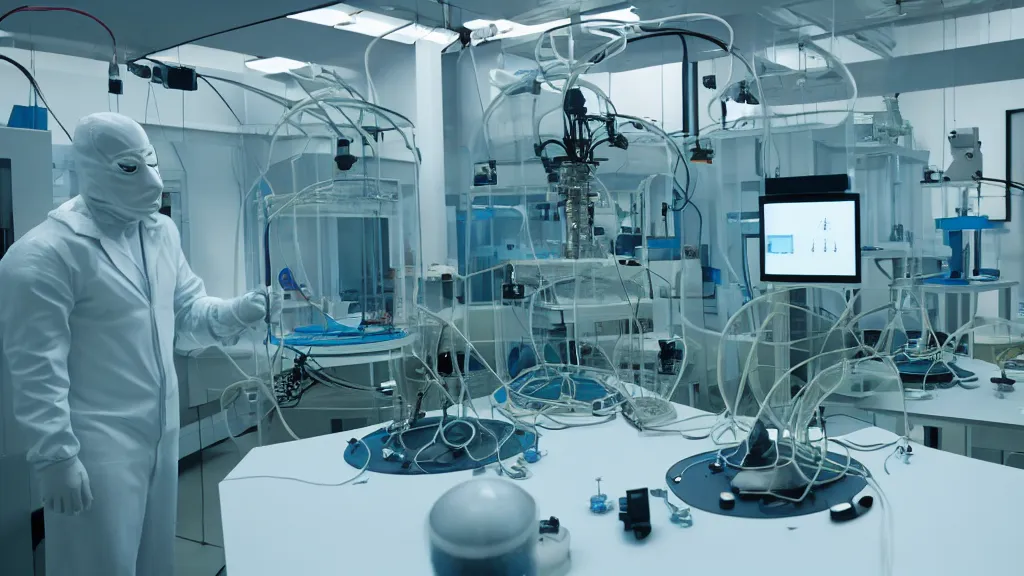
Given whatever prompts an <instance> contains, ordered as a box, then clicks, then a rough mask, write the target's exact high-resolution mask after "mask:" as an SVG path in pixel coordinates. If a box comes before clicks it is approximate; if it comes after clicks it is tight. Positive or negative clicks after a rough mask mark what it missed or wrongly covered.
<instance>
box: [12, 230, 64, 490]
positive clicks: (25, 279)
mask: <svg viewBox="0 0 1024 576" xmlns="http://www.w3.org/2000/svg"><path fill="white" fill-rule="evenodd" d="M50 250H51V249H50V248H48V247H44V246H39V245H37V244H27V245H25V246H24V247H23V249H22V250H21V251H20V254H19V255H18V262H17V265H16V266H15V265H9V266H6V267H4V270H3V274H0V284H2V285H3V294H4V305H3V312H2V316H0V343H2V345H3V354H4V357H5V358H6V363H7V367H8V369H9V371H10V374H11V385H12V387H13V389H14V394H13V404H14V406H13V407H14V414H15V418H16V419H17V420H18V423H19V424H20V428H21V430H22V434H23V438H24V441H25V445H26V448H27V449H28V455H27V458H28V461H29V462H31V463H32V465H33V466H34V467H35V468H36V470H39V469H41V468H45V467H46V466H48V465H51V464H53V463H55V462H59V461H62V460H67V459H69V458H73V457H76V456H78V449H79V443H78V438H76V437H75V435H74V433H73V432H72V429H71V408H70V406H69V404H68V390H69V388H70V385H71V383H70V379H69V377H68V353H69V352H70V349H71V329H70V326H69V321H68V320H69V318H70V316H71V310H72V308H73V307H74V295H73V293H72V284H71V283H72V278H71V270H70V269H69V268H68V267H67V265H66V264H65V263H64V261H63V260H61V259H60V258H58V257H56V255H55V254H53V253H51V252H50ZM9 256H13V255H9ZM13 259H14V258H13V257H12V262H13ZM8 264H11V263H8Z"/></svg>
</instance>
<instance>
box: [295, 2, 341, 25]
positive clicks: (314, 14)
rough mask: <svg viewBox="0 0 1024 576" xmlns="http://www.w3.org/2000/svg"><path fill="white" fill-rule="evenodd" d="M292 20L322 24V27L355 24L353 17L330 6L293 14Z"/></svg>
mask: <svg viewBox="0 0 1024 576" xmlns="http://www.w3.org/2000/svg"><path fill="white" fill-rule="evenodd" d="M288 18H291V19H292V20H302V21H303V22H311V23H313V24H320V25H321V26H332V27H333V26H347V25H349V24H352V23H353V22H355V19H353V18H352V15H351V14H349V13H348V12H346V11H344V10H341V9H338V8H336V7H334V6H328V7H327V8H317V9H316V10H309V11H307V12H299V13H298V14H291V15H290V16H288Z"/></svg>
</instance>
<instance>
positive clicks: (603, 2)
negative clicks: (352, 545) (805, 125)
mask: <svg viewBox="0 0 1024 576" xmlns="http://www.w3.org/2000/svg"><path fill="white" fill-rule="evenodd" d="M22 1H23V0H0V11H3V12H5V11H7V10H8V9H10V8H12V7H15V6H17V5H20V4H21V2H22ZM895 1H896V0H631V1H630V2H628V4H632V5H635V6H636V8H637V12H638V13H639V14H640V16H641V17H642V18H644V19H650V18H659V17H663V16H669V15H672V14H678V13H681V12H701V11H703V12H711V13H714V14H718V15H721V16H724V17H726V19H727V20H729V22H730V23H731V24H732V25H733V27H734V29H735V31H736V38H737V46H738V47H739V48H740V49H742V50H744V51H751V50H755V49H759V48H763V47H765V46H769V45H772V44H776V43H781V42H786V41H792V40H795V39H796V34H797V33H796V32H795V31H792V30H785V29H782V28H780V26H779V24H778V22H777V21H776V22H773V21H772V18H770V17H769V18H766V17H765V15H766V14H768V13H770V12H771V11H772V10H773V9H778V8H786V9H788V10H790V11H791V12H793V13H794V14H797V15H799V16H801V17H803V18H805V19H806V20H807V21H811V22H814V23H815V24H817V25H819V26H821V27H822V28H825V29H827V30H829V31H831V30H832V28H833V26H834V27H835V30H836V32H837V34H840V35H842V34H843V33H845V32H849V31H851V30H857V29H862V28H864V27H865V26H882V25H884V24H885V19H884V18H879V19H875V20H865V16H867V15H869V14H874V13H877V12H878V11H879V10H882V9H884V8H885V7H886V6H891V5H892V4H893V3H895ZM904 2H905V12H906V15H905V16H904V17H902V18H900V19H899V20H898V21H896V22H895V24H896V25H905V24H912V23H918V22H922V21H927V20H935V19H939V18H943V17H949V16H951V15H963V14H971V13H978V12H985V11H990V10H995V9H1000V8H1005V7H1009V6H1010V5H1011V4H1012V3H1013V2H1018V3H1019V0H904ZM61 3H62V4H64V5H68V6H71V7H75V8H80V9H84V10H88V11H90V12H92V13H94V14H95V15H96V16H97V17H99V18H101V19H103V20H104V21H105V22H107V23H108V24H109V25H110V27H111V28H112V29H113V30H114V32H115V34H116V35H117V37H118V41H119V45H120V47H121V48H122V49H123V50H126V51H127V53H128V55H129V57H136V56H141V55H144V54H148V53H152V52H155V51H159V50H163V49H166V48H170V47H173V46H177V45H180V44H184V43H189V42H194V43H197V44H201V45H204V46H210V47H214V48H220V49H223V50H231V51H234V52H240V53H243V54H253V55H258V56H285V57H288V58H293V59H295V60H303V61H311V62H317V63H321V64H328V65H338V66H344V67H347V68H355V69H360V68H361V67H362V53H363V51H364V49H365V47H366V45H367V44H368V43H369V41H370V38H368V37H366V36H362V35H359V34H354V33H351V32H346V31H342V30H333V29H331V28H328V27H324V26H318V25H315V24H310V23H307V22H301V21H294V20H286V19H279V20H275V19H276V18H282V17H283V16H285V15H287V14H291V13H296V12H301V11H304V10H308V9H311V8H314V7H318V6H323V5H327V4H330V3H329V2H323V1H322V0H289V1H288V2H287V3H285V2H282V1H281V0H176V1H175V2H170V1H168V0H62V2H61ZM346 3H347V4H350V5H353V6H356V7H359V8H363V9H368V10H372V11H375V12H379V13H382V14H389V15H392V16H395V17H399V18H403V19H408V20H415V21H418V22H421V23H423V24H426V25H430V26H437V25H442V24H443V23H444V22H446V21H447V22H448V23H449V25H450V26H452V27H453V28H455V27H458V26H459V25H460V24H461V23H462V22H465V21H468V20H472V19H476V18H485V19H501V18H504V19H511V20H516V21H521V22H522V23H531V22H538V21H550V20H552V19H556V18H559V17H561V16H563V15H564V12H565V10H567V9H576V10H581V11H600V10H608V9H613V8H617V7H621V6H622V5H625V4H627V2H623V1H622V0H450V3H449V4H448V5H447V7H445V6H443V5H442V4H439V3H438V2H437V0H349V1H348V2H346ZM944 6H946V7H947V8H943V7H944ZM949 6H952V8H948V7H949ZM833 15H834V20H835V22H834V24H833ZM894 17H895V14H894ZM0 27H2V28H3V29H4V30H6V31H9V32H13V33H15V34H16V36H15V39H17V40H18V41H20V42H21V44H24V43H25V40H26V39H27V40H28V41H29V42H30V43H32V44H36V45H37V46H38V48H39V49H43V50H47V49H48V50H52V51H58V52H65V53H72V54H74V53H77V54H79V55H87V54H83V51H86V52H87V50H85V48H83V47H85V46H89V45H91V46H93V47H94V50H95V49H96V48H95V47H100V48H99V49H101V50H105V46H106V42H107V40H106V37H105V34H104V33H103V31H102V29H100V28H99V27H98V26H95V25H92V23H90V22H89V21H87V20H84V19H82V18H81V17H79V16H76V15H71V14H62V13H47V14H39V13H29V14H16V15H14V16H12V17H10V18H9V19H7V20H5V21H4V23H3V24H2V25H0ZM687 27H688V28H692V29H695V30H698V31H704V32H708V33H712V34H715V35H718V36H722V35H723V31H722V30H721V27H720V26H719V25H717V24H716V23H713V22H710V21H704V22H695V23H689V24H688V25H687ZM43 39H49V40H48V42H49V44H46V43H45V41H44V40H43ZM512 44H515V43H514V42H513V43H512ZM675 44H678V42H673V39H668V40H666V41H664V42H655V41H650V42H644V43H640V44H636V45H633V46H630V49H629V50H627V52H626V53H624V54H623V55H621V56H620V57H618V58H616V59H614V60H615V62H614V63H613V62H609V64H614V65H615V66H617V67H622V68H635V67H637V66H641V65H653V64H657V63H662V62H665V61H678V58H679V55H678V48H677V47H676V46H675ZM694 44H695V45H694V46H691V52H692V53H693V54H692V55H693V56H694V57H697V58H699V57H708V56H710V55H712V52H711V51H707V52H706V53H705V54H704V55H701V51H703V50H707V49H708V48H709V47H708V46H703V47H702V46H700V44H701V43H700V42H695V43H694ZM523 49H526V47H525V46H524V47H523ZM530 49H532V44H530ZM411 50H412V49H411V48H410V47H409V46H407V45H402V44H398V43H395V42H388V41H384V42H380V43H378V45H377V47H376V48H375V53H376V54H375V58H381V59H387V58H400V57H403V56H406V55H409V54H411V53H412V52H411ZM513 50H514V48H513Z"/></svg>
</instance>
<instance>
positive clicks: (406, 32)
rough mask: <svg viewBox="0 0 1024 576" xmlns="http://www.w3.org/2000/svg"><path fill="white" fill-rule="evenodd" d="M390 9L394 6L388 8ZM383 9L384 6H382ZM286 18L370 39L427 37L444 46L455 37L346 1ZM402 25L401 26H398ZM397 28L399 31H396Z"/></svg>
mask: <svg viewBox="0 0 1024 576" xmlns="http://www.w3.org/2000/svg"><path fill="white" fill-rule="evenodd" d="M390 8H391V10H394V7H390ZM382 9H385V10H386V9H387V8H382ZM289 18H291V19H293V20H302V21H304V22H312V23H313V24H320V25H322V26H331V27H333V28H338V29H341V30H344V31H346V32H355V33H356V34H362V35H364V36H372V37H374V38H379V37H381V36H383V37H384V40H393V41H395V42H401V43H402V44H415V43H416V42H419V41H420V40H427V41H429V42H433V43H435V44H441V45H443V46H447V45H448V44H451V43H452V42H454V41H455V40H457V39H458V37H459V35H458V33H457V32H454V31H452V30H447V29H445V28H431V27H429V26H423V25H421V24H414V23H412V22H410V21H409V20H403V19H402V18H395V17H394V16H387V15H384V14H377V13H375V12H370V11H368V10H360V9H358V8H356V7H354V6H349V5H347V4H335V5H333V6H328V7H326V8H317V9H316V10H309V11H307V12H300V13H298V14H292V15H291V16H289ZM402 26H405V27H404V28H401V27H402ZM398 28H401V30H398Z"/></svg>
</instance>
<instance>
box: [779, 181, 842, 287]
mask: <svg viewBox="0 0 1024 576" xmlns="http://www.w3.org/2000/svg"><path fill="white" fill-rule="evenodd" d="M760 217H761V233H760V236H761V281H762V282H787V283H800V284H859V283H860V280H861V244H860V195H859V194H786V195H773V196H762V197H761V199H760Z"/></svg>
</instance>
